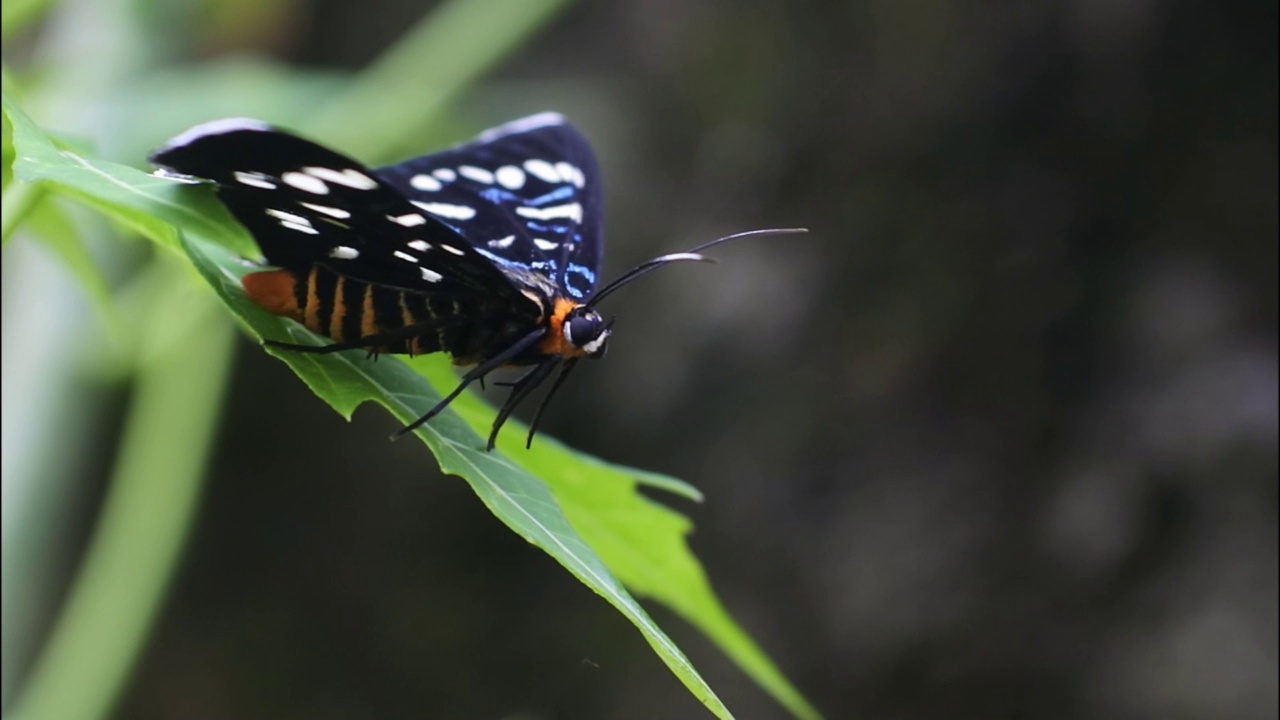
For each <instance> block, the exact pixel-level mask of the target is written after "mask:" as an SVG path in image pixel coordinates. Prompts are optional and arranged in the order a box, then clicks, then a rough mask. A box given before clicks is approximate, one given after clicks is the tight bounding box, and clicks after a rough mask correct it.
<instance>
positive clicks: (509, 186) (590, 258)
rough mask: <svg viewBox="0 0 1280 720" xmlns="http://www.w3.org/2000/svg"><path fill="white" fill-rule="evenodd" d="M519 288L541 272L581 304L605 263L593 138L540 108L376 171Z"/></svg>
mask: <svg viewBox="0 0 1280 720" xmlns="http://www.w3.org/2000/svg"><path fill="white" fill-rule="evenodd" d="M375 174H376V176H377V177H378V179H380V180H382V181H384V182H386V183H387V184H389V185H391V186H392V187H394V188H395V189H396V190H397V191H399V193H401V194H402V195H404V196H405V197H407V198H410V199H411V200H412V201H413V202H414V204H415V205H417V206H418V207H421V208H424V209H426V210H427V211H428V212H432V213H434V214H435V216H436V217H437V218H438V219H440V220H441V221H442V222H444V223H445V224H447V225H448V226H449V227H451V228H453V229H454V230H456V231H457V232H458V234H460V235H461V236H462V237H464V238H466V239H467V241H468V242H469V243H470V244H471V246H472V247H473V248H475V249H476V251H477V252H478V253H480V254H482V255H484V256H485V257H487V258H489V259H491V260H492V261H493V262H494V264H495V265H496V266H497V267H498V268H499V269H500V270H502V271H503V272H505V273H506V274H507V275H508V277H510V278H511V279H512V281H513V282H514V283H516V284H518V285H526V286H527V285H530V284H531V282H530V281H531V279H532V280H535V281H536V280H538V278H537V276H538V275H541V276H543V277H545V278H548V279H550V280H551V282H552V283H553V284H554V286H555V287H554V288H549V289H550V290H554V289H559V290H560V291H561V292H563V293H566V294H567V295H568V296H569V297H571V298H573V299H574V300H576V301H578V302H585V301H586V300H587V299H588V298H589V297H590V296H591V293H592V292H593V291H594V290H595V287H596V279H597V276H598V275H599V272H600V265H601V262H602V260H603V252H602V247H601V246H602V241H603V236H602V220H603V219H602V217H601V213H602V208H601V199H602V198H601V192H600V180H599V176H600V173H599V170H598V168H597V165H596V159H595V154H594V153H593V152H592V151H591V146H590V145H589V144H588V143H587V140H586V138H584V137H583V136H582V134H581V133H579V132H578V131H577V130H576V129H574V128H573V126H572V125H570V124H569V123H568V122H567V121H566V120H565V119H564V117H563V116H561V115H559V114H557V113H550V112H546V113H540V114H538V115H533V116H530V117H527V118H523V119H520V120H515V121H512V122H509V123H507V124H505V125H501V126H498V127H496V128H493V129H491V130H488V131H485V132H484V133H481V134H480V135H479V136H478V137H477V138H476V139H475V140H473V141H471V142H469V143H466V144H464V145H459V146H458V147H455V148H452V149H450V150H446V151H443V152H439V153H433V154H431V155H424V156H422V157H418V158H414V159H412V160H408V161H405V162H402V163H399V164H396V165H391V166H388V167H384V168H380V169H378V170H376V171H375Z"/></svg>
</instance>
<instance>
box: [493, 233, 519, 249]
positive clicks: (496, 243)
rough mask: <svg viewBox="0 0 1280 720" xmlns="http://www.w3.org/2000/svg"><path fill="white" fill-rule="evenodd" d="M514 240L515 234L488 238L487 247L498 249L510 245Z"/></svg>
mask: <svg viewBox="0 0 1280 720" xmlns="http://www.w3.org/2000/svg"><path fill="white" fill-rule="evenodd" d="M515 241H516V236H515V235H508V236H506V237H504V238H498V239H497V240H490V241H489V247H491V248H499V249H502V248H509V247H511V243H513V242H515Z"/></svg>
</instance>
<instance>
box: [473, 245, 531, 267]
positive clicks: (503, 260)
mask: <svg viewBox="0 0 1280 720" xmlns="http://www.w3.org/2000/svg"><path fill="white" fill-rule="evenodd" d="M475 251H476V252H478V253H480V254H481V255H483V256H485V257H487V258H489V259H490V260H492V261H493V262H495V263H497V264H499V265H505V266H507V267H514V268H527V267H529V266H528V265H526V264H524V263H520V262H515V261H514V260H508V259H507V258H504V257H502V256H501V255H496V254H494V253H491V252H489V251H488V250H485V249H484V248H482V247H475Z"/></svg>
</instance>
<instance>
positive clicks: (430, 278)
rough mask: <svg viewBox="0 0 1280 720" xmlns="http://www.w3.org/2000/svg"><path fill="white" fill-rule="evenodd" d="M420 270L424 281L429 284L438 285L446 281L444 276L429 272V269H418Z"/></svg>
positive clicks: (433, 271)
mask: <svg viewBox="0 0 1280 720" xmlns="http://www.w3.org/2000/svg"><path fill="white" fill-rule="evenodd" d="M418 269H419V270H421V271H422V279H423V280H426V281H427V282H431V283H437V282H440V281H441V280H443V279H444V276H443V275H441V274H440V273H438V272H436V271H435V270H428V269H427V268H418Z"/></svg>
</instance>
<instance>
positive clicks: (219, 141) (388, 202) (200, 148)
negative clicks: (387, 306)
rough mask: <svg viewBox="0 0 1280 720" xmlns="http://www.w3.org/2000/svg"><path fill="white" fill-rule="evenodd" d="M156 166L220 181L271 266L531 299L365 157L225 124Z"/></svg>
mask: <svg viewBox="0 0 1280 720" xmlns="http://www.w3.org/2000/svg"><path fill="white" fill-rule="evenodd" d="M150 159H151V162H152V163H153V164H155V165H157V166H160V167H162V168H165V169H167V170H169V171H171V172H174V173H177V174H180V175H184V176H190V177H195V178H202V179H205V180H210V181H213V182H214V183H216V184H217V192H218V196H219V198H220V199H221V200H222V202H223V203H224V204H225V205H226V206H227V208H228V209H229V210H230V211H231V213H232V214H233V215H234V216H235V217H236V219H237V220H239V221H240V223H241V224H243V225H244V226H245V227H246V228H247V229H248V230H249V232H250V233H251V234H252V235H253V237H254V239H255V240H256V241H257V242H258V246H259V247H260V248H261V249H262V253H263V255H264V256H265V257H266V259H267V261H268V262H269V263H271V264H272V265H276V266H279V267H283V268H288V269H294V270H305V269H306V268H309V267H310V266H311V265H312V264H320V265H323V266H325V267H327V268H329V269H331V270H333V271H334V272H336V273H338V274H340V275H346V276H348V277H352V278H354V279H358V280H362V281H365V282H367V283H371V284H375V285H380V286H385V287H393V288H398V289H402V290H408V291H411V292H419V293H428V294H435V293H481V294H485V295H486V296H489V297H499V298H500V297H504V296H509V297H510V298H511V299H512V301H514V302H520V303H527V302H529V301H528V299H527V298H525V297H523V296H521V295H520V294H519V292H518V290H517V289H516V288H515V287H514V286H513V285H512V283H511V282H510V280H509V279H508V278H507V276H506V275H505V274H503V273H502V272H500V271H499V270H498V269H497V268H496V267H495V266H494V264H493V262H492V261H491V260H490V259H489V258H488V257H486V256H484V255H483V254H481V253H480V252H477V250H476V249H475V248H474V247H472V245H471V244H470V243H468V242H467V241H466V240H465V239H464V238H463V237H462V236H460V235H459V234H458V233H457V232H456V231H455V230H454V229H453V228H451V227H450V226H449V225H447V224H445V223H444V222H442V221H441V220H440V219H439V218H437V217H436V216H435V214H433V213H432V212H431V211H430V209H429V208H425V207H424V206H423V204H416V203H413V202H411V200H410V199H409V198H406V197H405V195H404V194H403V193H401V192H400V191H399V190H398V189H397V188H396V187H394V186H392V185H390V184H388V183H386V182H384V181H382V180H380V179H379V178H378V175H377V174H376V173H375V172H374V171H372V170H369V169H368V168H365V167H364V166H363V165H361V164H360V163H358V162H356V161H355V160H352V159H351V158H348V157H346V156H344V155H342V154H340V153H337V152H334V151H332V150H329V149H328V148H325V147H323V146H320V145H317V144H316V143H313V142H311V141H309V140H304V139H302V138H299V137H297V136H294V135H291V134H289V133H286V132H282V131H280V130H276V129H274V128H272V127H270V126H268V125H266V124H263V123H260V122H258V121H255V120H246V119H230V120H217V121H214V122H210V123H205V124H203V125H199V126H197V127H195V128H192V129H191V130H188V131H187V132H185V133H183V134H181V135H179V136H178V137H176V138H174V139H173V140H171V141H169V143H168V144H167V145H165V147H163V148H161V149H160V150H158V151H157V152H156V153H154V154H153V155H152V156H151V158H150Z"/></svg>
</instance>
